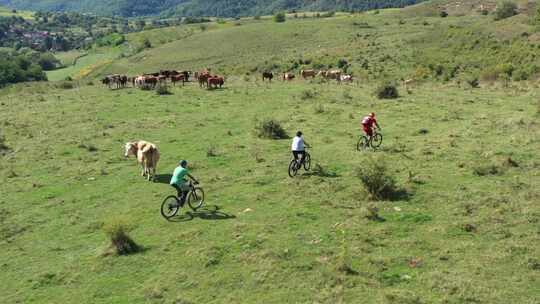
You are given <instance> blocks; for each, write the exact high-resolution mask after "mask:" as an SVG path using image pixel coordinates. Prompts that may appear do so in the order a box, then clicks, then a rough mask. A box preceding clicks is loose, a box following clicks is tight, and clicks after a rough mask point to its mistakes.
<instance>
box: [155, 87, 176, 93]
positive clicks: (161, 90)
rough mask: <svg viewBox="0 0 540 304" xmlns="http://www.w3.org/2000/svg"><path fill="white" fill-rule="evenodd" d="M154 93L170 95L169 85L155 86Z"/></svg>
mask: <svg viewBox="0 0 540 304" xmlns="http://www.w3.org/2000/svg"><path fill="white" fill-rule="evenodd" d="M156 94H158V95H171V94H172V93H171V91H170V90H169V87H168V86H166V85H158V86H157V88H156Z"/></svg>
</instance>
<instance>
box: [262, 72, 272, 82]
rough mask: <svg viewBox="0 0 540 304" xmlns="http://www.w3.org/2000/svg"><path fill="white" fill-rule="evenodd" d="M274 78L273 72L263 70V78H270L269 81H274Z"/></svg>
mask: <svg viewBox="0 0 540 304" xmlns="http://www.w3.org/2000/svg"><path fill="white" fill-rule="evenodd" d="M272 78H274V74H273V73H272V72H263V73H262V80H263V81H264V80H265V79H268V81H270V82H272Z"/></svg>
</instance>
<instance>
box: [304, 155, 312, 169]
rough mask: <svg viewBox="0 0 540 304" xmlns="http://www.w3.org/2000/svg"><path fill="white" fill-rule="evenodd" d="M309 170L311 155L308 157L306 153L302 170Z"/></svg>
mask: <svg viewBox="0 0 540 304" xmlns="http://www.w3.org/2000/svg"><path fill="white" fill-rule="evenodd" d="M310 168H311V155H309V153H307V152H306V158H305V159H304V169H305V170H306V171H309V169H310Z"/></svg>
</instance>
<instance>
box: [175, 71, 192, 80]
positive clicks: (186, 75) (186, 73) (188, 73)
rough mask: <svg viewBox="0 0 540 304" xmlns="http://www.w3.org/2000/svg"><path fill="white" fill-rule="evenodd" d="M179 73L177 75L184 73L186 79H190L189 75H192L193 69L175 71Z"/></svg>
mask: <svg viewBox="0 0 540 304" xmlns="http://www.w3.org/2000/svg"><path fill="white" fill-rule="evenodd" d="M175 72H176V73H178V74H177V75H183V76H184V81H189V75H191V71H175Z"/></svg>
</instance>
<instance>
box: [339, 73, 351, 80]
mask: <svg viewBox="0 0 540 304" xmlns="http://www.w3.org/2000/svg"><path fill="white" fill-rule="evenodd" d="M339 80H340V81H342V82H353V77H352V75H348V74H345V75H341V76H340V78H339Z"/></svg>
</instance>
